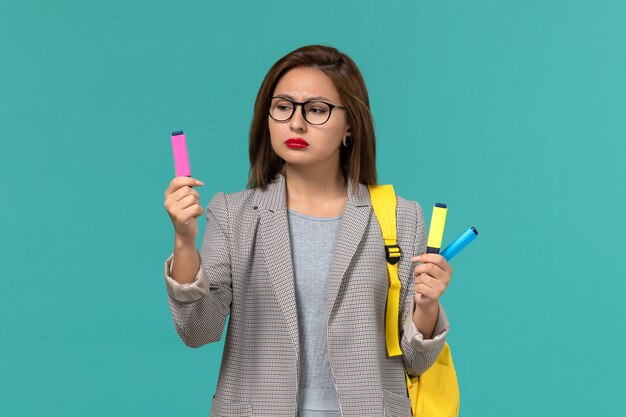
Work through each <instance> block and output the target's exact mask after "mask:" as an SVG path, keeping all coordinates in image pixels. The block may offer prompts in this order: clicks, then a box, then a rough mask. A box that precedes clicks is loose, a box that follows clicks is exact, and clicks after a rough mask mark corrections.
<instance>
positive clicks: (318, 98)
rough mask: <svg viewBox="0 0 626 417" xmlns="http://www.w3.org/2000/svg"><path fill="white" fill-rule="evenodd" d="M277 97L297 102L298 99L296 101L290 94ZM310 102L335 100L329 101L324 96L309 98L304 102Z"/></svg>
mask: <svg viewBox="0 0 626 417" xmlns="http://www.w3.org/2000/svg"><path fill="white" fill-rule="evenodd" d="M276 97H284V98H289V99H291V100H293V101H296V99H295V98H293V97H292V96H290V95H289V94H277V95H276ZM310 100H324V101H333V100H331V99H329V98H327V97H324V96H315V97H309V98H307V99H306V100H304V101H310Z"/></svg>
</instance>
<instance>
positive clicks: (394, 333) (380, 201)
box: [368, 184, 402, 356]
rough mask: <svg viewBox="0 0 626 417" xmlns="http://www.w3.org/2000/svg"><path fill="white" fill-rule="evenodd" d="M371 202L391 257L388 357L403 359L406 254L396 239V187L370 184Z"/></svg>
mask: <svg viewBox="0 0 626 417" xmlns="http://www.w3.org/2000/svg"><path fill="white" fill-rule="evenodd" d="M368 189H369V192H370V199H371V200H372V207H373V209H374V214H375V215H376V218H377V219H378V223H379V224H380V229H381V231H382V234H383V240H384V241H385V255H386V257H387V274H388V276H389V292H388V293H387V311H386V314H385V340H386V343H387V354H388V355H389V356H400V355H402V350H401V349H400V333H399V331H400V328H399V326H398V309H399V306H400V289H401V284H400V279H399V278H398V261H399V260H400V256H401V254H402V251H401V249H400V247H399V246H398V245H397V236H396V205H397V199H396V193H395V192H394V189H393V185H391V184H388V185H369V186H368Z"/></svg>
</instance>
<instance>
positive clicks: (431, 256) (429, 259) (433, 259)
mask: <svg viewBox="0 0 626 417" xmlns="http://www.w3.org/2000/svg"><path fill="white" fill-rule="evenodd" d="M411 262H422V263H432V264H435V265H437V266H439V267H440V268H441V269H443V270H444V271H450V272H452V267H451V266H450V264H449V263H448V261H446V258H444V257H443V256H442V255H440V254H438V253H424V254H422V255H419V256H414V257H412V258H411Z"/></svg>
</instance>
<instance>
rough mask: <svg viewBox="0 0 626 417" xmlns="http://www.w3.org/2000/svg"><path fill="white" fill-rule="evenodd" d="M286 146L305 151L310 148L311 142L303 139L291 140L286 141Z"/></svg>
mask: <svg viewBox="0 0 626 417" xmlns="http://www.w3.org/2000/svg"><path fill="white" fill-rule="evenodd" d="M285 145H287V147H289V148H294V149H303V148H306V147H307V146H309V142H307V141H306V140H304V139H302V138H289V139H287V140H286V141H285Z"/></svg>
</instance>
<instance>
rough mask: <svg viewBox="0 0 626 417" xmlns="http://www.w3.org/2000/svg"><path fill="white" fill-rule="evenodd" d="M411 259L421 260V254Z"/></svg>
mask: <svg viewBox="0 0 626 417" xmlns="http://www.w3.org/2000/svg"><path fill="white" fill-rule="evenodd" d="M413 260H414V261H421V260H422V257H421V256H414V257H413Z"/></svg>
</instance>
